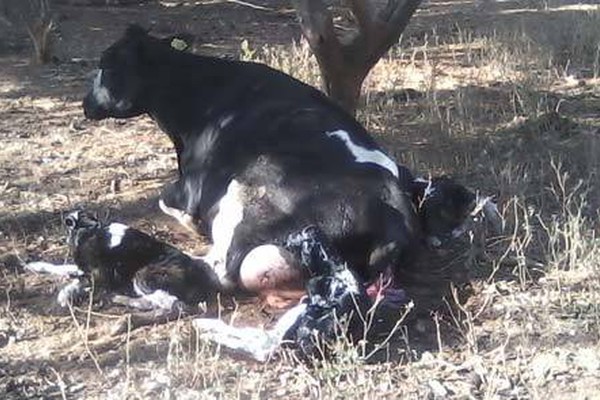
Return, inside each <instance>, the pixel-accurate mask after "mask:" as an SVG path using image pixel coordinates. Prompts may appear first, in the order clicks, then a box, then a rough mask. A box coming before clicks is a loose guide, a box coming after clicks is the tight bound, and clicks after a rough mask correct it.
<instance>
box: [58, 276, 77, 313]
mask: <svg viewBox="0 0 600 400" xmlns="http://www.w3.org/2000/svg"><path fill="white" fill-rule="evenodd" d="M82 289H83V284H82V283H81V281H80V280H79V279H73V280H72V281H71V282H70V283H69V284H68V285H66V286H65V287H63V288H62V289H61V290H60V292H58V296H57V297H56V301H57V302H58V304H59V305H60V306H61V307H67V306H68V305H69V304H70V303H71V302H72V301H73V297H75V296H76V295H77V294H78V293H80V292H81V290H82Z"/></svg>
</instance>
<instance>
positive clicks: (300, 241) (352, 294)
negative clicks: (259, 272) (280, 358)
mask: <svg viewBox="0 0 600 400" xmlns="http://www.w3.org/2000/svg"><path fill="white" fill-rule="evenodd" d="M282 246H283V247H285V248H286V249H287V250H288V251H290V252H292V253H294V254H295V255H296V257H297V258H298V259H299V260H301V264H302V267H304V268H306V269H307V272H308V274H309V275H310V276H311V278H310V280H309V281H308V284H307V287H306V292H307V295H306V297H305V298H304V299H303V300H302V301H301V302H300V303H299V304H298V305H296V306H295V307H293V308H292V309H290V310H288V311H287V312H286V313H285V314H284V315H283V316H282V317H281V318H280V319H279V320H278V321H277V323H276V324H275V326H274V327H273V328H272V329H270V330H264V329H259V328H249V327H246V328H236V327H233V326H230V325H227V324H225V323H224V322H223V321H221V320H218V319H207V318H200V319H196V320H195V321H194V322H193V323H194V326H195V327H196V329H197V330H198V331H199V332H200V334H201V336H202V337H204V338H207V339H209V340H211V341H214V342H216V343H219V344H221V345H223V346H225V347H227V348H230V349H232V350H235V351H239V352H242V353H244V354H246V355H249V356H251V357H252V358H254V359H256V360H258V361H266V360H267V359H268V358H269V357H270V356H271V354H273V352H274V351H275V350H277V349H278V348H280V347H281V346H287V347H290V348H292V349H294V350H296V352H297V353H298V355H299V356H300V357H301V358H302V359H312V358H313V357H316V358H321V357H326V356H327V355H328V353H329V348H330V346H331V344H332V342H333V341H334V340H336V339H338V338H341V337H346V338H347V339H348V340H349V341H350V342H351V343H356V342H357V341H358V340H360V339H362V338H363V337H364V335H365V329H366V326H367V324H366V323H365V320H366V315H367V312H368V311H369V310H370V309H371V307H372V306H373V303H372V301H371V299H370V298H369V296H368V295H367V292H366V291H365V288H364V286H363V285H362V284H361V283H360V282H359V281H358V280H357V278H356V276H355V275H354V273H353V272H352V271H351V270H350V269H349V268H348V266H347V265H346V263H344V262H342V261H341V260H340V258H339V257H338V256H337V255H335V254H334V253H333V251H332V249H331V248H329V247H328V246H327V243H326V242H325V239H324V236H323V235H322V234H321V232H319V231H318V230H317V229H316V228H314V227H309V228H306V229H304V230H302V232H300V233H297V234H292V235H290V236H289V237H288V239H287V241H286V242H285V243H282Z"/></svg>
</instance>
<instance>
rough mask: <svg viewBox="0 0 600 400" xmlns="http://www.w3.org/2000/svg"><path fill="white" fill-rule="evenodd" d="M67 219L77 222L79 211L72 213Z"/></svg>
mask: <svg viewBox="0 0 600 400" xmlns="http://www.w3.org/2000/svg"><path fill="white" fill-rule="evenodd" d="M67 218H72V219H73V220H75V221H79V211H72V212H70V213H69V214H68V215H67Z"/></svg>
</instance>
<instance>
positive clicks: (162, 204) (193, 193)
mask: <svg viewBox="0 0 600 400" xmlns="http://www.w3.org/2000/svg"><path fill="white" fill-rule="evenodd" d="M196 186H198V185H193V184H192V179H191V178H181V179H180V180H178V181H177V182H175V183H172V184H170V185H167V186H165V188H164V189H163V190H162V192H161V194H160V199H159V200H158V207H159V208H160V210H161V211H162V212H163V213H165V214H167V215H168V216H170V217H173V218H175V219H176V220H177V222H179V223H180V224H181V225H182V226H183V227H185V228H186V229H187V230H189V231H191V232H192V233H194V234H198V235H202V232H201V230H200V224H199V222H200V221H198V220H197V219H196V218H194V217H193V216H192V214H191V213H190V211H189V210H193V209H194V208H195V206H196V204H195V202H194V201H191V200H193V199H198V200H199V199H200V195H201V188H200V187H196Z"/></svg>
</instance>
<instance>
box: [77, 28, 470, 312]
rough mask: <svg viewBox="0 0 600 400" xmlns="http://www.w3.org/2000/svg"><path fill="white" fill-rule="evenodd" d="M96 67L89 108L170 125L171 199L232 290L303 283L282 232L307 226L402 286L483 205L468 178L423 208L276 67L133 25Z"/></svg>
mask: <svg viewBox="0 0 600 400" xmlns="http://www.w3.org/2000/svg"><path fill="white" fill-rule="evenodd" d="M99 67H100V70H99V72H98V74H97V76H96V78H95V80H94V82H93V87H92V89H91V90H90V92H89V93H88V95H87V96H86V97H85V99H84V102H83V107H84V111H85V115H86V116H87V117H88V118H91V119H103V118H108V117H114V118H129V117H134V116H137V115H141V114H148V115H150V116H151V117H152V118H153V119H154V120H155V121H156V122H157V124H158V125H159V126H160V128H161V129H162V130H163V131H165V132H166V133H167V135H168V136H169V137H170V139H171V140H172V142H173V144H174V146H175V150H176V153H177V160H178V169H179V179H178V180H177V181H176V182H174V183H173V184H171V185H169V186H168V187H166V188H165V189H164V191H163V193H162V195H161V200H160V207H161V209H162V210H163V211H164V212H165V213H167V214H169V215H171V216H173V217H175V218H177V219H178V220H179V221H180V222H181V223H182V224H183V225H184V226H186V227H188V228H190V229H192V230H194V231H198V232H201V233H204V234H206V235H207V236H208V237H209V239H210V240H211V242H212V248H211V249H210V251H209V252H208V254H206V255H205V256H203V257H201V258H200V260H199V261H198V262H199V263H204V264H205V265H206V266H208V267H209V268H211V269H213V270H214V271H215V272H216V274H217V276H218V279H219V282H220V285H221V287H222V289H224V290H225V289H228V290H240V289H243V290H246V291H249V292H252V293H257V294H260V295H262V296H264V297H266V298H267V299H274V301H275V300H277V299H281V298H282V297H286V296H288V295H289V294H290V293H294V294H296V295H297V294H298V293H302V292H303V290H304V287H305V282H306V276H305V270H304V269H303V268H302V267H301V260H299V259H298V258H297V257H296V255H294V254H293V253H292V252H290V251H288V250H287V249H286V248H285V246H282V245H281V244H280V243H282V241H284V240H285V238H287V237H288V236H289V235H290V234H293V233H296V232H299V231H301V230H302V229H304V228H305V227H307V226H314V227H315V228H316V229H317V230H318V231H319V232H321V233H322V236H323V237H324V238H325V240H326V241H327V242H328V245H329V246H330V247H331V248H332V249H334V250H335V252H336V254H338V255H339V257H340V259H341V260H343V262H345V263H347V265H348V266H349V268H350V269H351V270H352V271H353V272H354V273H355V274H356V276H357V278H358V279H360V280H361V282H374V281H376V280H377V279H378V277H379V276H380V275H381V274H389V275H392V276H393V277H394V284H395V285H397V284H401V282H402V271H403V269H409V268H410V267H411V265H412V261H413V260H414V258H415V256H416V254H418V252H419V251H420V250H421V249H422V248H423V245H424V243H425V242H426V235H429V234H432V235H434V236H435V235H437V233H436V232H437V231H438V230H440V229H441V228H442V227H443V230H444V231H445V232H446V233H447V232H452V231H453V229H455V228H456V227H457V226H458V225H459V223H460V221H463V220H464V219H465V217H466V216H467V215H468V214H469V212H470V210H472V208H473V206H474V201H473V200H474V197H473V195H472V194H471V193H470V192H468V191H466V190H463V189H464V188H462V187H461V186H459V185H457V186H456V187H455V188H454V189H452V190H450V191H449V192H451V193H452V196H454V195H455V196H456V198H450V197H448V196H446V197H444V198H445V199H446V200H448V203H447V204H444V205H443V206H444V207H445V212H444V213H438V214H436V213H427V214H426V216H425V217H424V219H420V218H419V216H418V215H417V211H416V208H415V207H414V206H413V199H412V197H413V193H414V189H413V185H414V184H415V182H414V180H413V178H412V175H411V173H410V172H409V171H408V170H407V169H406V168H404V167H401V166H398V165H397V164H396V163H395V162H394V161H392V160H391V159H390V158H389V157H388V156H387V155H386V154H385V153H384V152H383V151H382V150H381V149H380V148H379V147H378V146H377V144H376V143H375V141H374V140H373V139H372V138H371V137H370V135H369V134H368V133H367V132H366V131H365V129H364V128H363V127H362V126H361V125H360V124H359V123H358V122H357V121H356V120H354V119H353V118H352V117H351V116H350V115H348V114H347V113H346V112H344V111H343V110H342V109H340V108H339V107H338V106H336V105H335V104H333V103H332V102H331V101H330V100H329V99H327V98H326V97H325V96H324V95H323V94H322V93H321V92H319V91H318V90H316V89H314V88H312V87H310V86H308V85H305V84H303V83H301V82H299V81H297V80H295V79H293V78H291V77H290V76H288V75H285V74H283V73H281V72H278V71H275V70H273V69H271V68H269V67H267V66H264V65H261V64H256V63H246V62H238V61H231V60H224V59H218V58H212V57H204V56H198V55H193V54H189V53H186V52H181V51H177V50H175V49H173V48H172V47H171V46H170V42H169V41H168V40H167V41H165V40H161V39H158V38H155V37H152V36H150V35H148V34H147V33H146V32H145V31H144V30H143V29H141V28H139V27H136V26H132V27H130V28H129V29H128V30H127V31H126V33H125V35H124V36H123V37H122V38H121V39H119V40H118V41H117V42H116V43H114V44H113V45H112V46H110V47H109V48H108V49H107V50H106V51H104V52H103V54H102V57H101V59H100V65H99ZM445 184H447V185H453V184H452V183H451V182H445ZM425 189H426V188H425ZM430 214H431V215H430ZM431 221H434V222H435V224H430V222H431ZM440 233H441V232H440Z"/></svg>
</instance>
